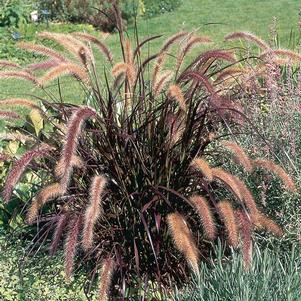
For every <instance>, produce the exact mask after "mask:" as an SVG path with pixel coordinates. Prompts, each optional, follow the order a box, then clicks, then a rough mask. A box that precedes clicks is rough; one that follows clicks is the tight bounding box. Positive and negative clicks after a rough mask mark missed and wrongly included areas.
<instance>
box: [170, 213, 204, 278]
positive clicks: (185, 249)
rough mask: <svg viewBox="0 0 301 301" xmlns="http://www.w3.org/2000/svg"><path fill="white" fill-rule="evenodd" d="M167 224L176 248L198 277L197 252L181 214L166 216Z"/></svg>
mask: <svg viewBox="0 0 301 301" xmlns="http://www.w3.org/2000/svg"><path fill="white" fill-rule="evenodd" d="M167 223H168V227H169V229H170V232H171V235H172V237H173V240H174V243H175V246H176V248H177V249H178V250H179V251H180V252H181V253H183V255H184V256H185V258H186V260H187V262H188V263H189V265H190V266H191V269H192V270H193V272H194V273H195V274H196V275H199V266H198V265H199V252H198V249H197V247H196V245H195V242H194V240H193V236H192V234H191V232H190V230H189V228H188V226H187V222H186V221H185V220H184V218H183V216H182V215H181V214H179V213H170V214H168V215H167Z"/></svg>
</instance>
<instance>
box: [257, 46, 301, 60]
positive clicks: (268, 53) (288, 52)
mask: <svg viewBox="0 0 301 301" xmlns="http://www.w3.org/2000/svg"><path fill="white" fill-rule="evenodd" d="M275 55H281V56H286V57H288V58H289V59H291V60H293V61H295V62H297V63H300V61H301V54H300V53H297V52H294V51H292V50H287V49H276V50H272V49H271V50H268V51H265V52H263V53H262V54H261V55H260V57H261V58H265V57H271V56H272V57H273V56H275ZM278 62H279V63H280V62H281V61H278Z"/></svg>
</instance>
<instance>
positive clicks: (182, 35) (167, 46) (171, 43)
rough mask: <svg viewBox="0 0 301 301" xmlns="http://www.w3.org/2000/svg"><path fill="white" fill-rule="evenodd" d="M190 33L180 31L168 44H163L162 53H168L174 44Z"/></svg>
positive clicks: (167, 41)
mask: <svg viewBox="0 0 301 301" xmlns="http://www.w3.org/2000/svg"><path fill="white" fill-rule="evenodd" d="M187 34H188V33H187V32H185V31H180V32H178V33H176V34H174V35H173V36H171V37H170V38H169V39H168V40H166V42H165V43H164V44H163V46H162V48H161V50H160V53H163V52H166V51H167V50H168V49H169V48H170V47H171V46H172V45H173V44H174V43H176V42H177V41H179V40H180V39H182V38H184V37H185V36H186V35H187Z"/></svg>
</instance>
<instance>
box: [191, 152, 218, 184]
mask: <svg viewBox="0 0 301 301" xmlns="http://www.w3.org/2000/svg"><path fill="white" fill-rule="evenodd" d="M191 166H192V167H193V168H195V169H197V170H199V171H200V172H201V173H202V174H203V176H204V177H205V178H206V179H207V180H208V181H209V182H211V181H213V174H212V171H211V168H210V166H209V164H208V163H207V162H206V161H205V160H204V159H202V158H195V159H193V161H192V162H191Z"/></svg>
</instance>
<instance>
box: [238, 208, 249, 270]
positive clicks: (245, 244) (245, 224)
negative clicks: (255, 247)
mask: <svg viewBox="0 0 301 301" xmlns="http://www.w3.org/2000/svg"><path fill="white" fill-rule="evenodd" d="M235 218H236V219H237V221H238V224H239V228H240V234H241V240H242V255H243V260H244V267H245V269H246V270H247V269H248V268H249V267H250V264H251V260H252V236H251V233H252V224H251V222H250V220H249V218H248V216H247V215H246V214H245V213H244V212H243V211H242V210H236V211H235Z"/></svg>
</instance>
